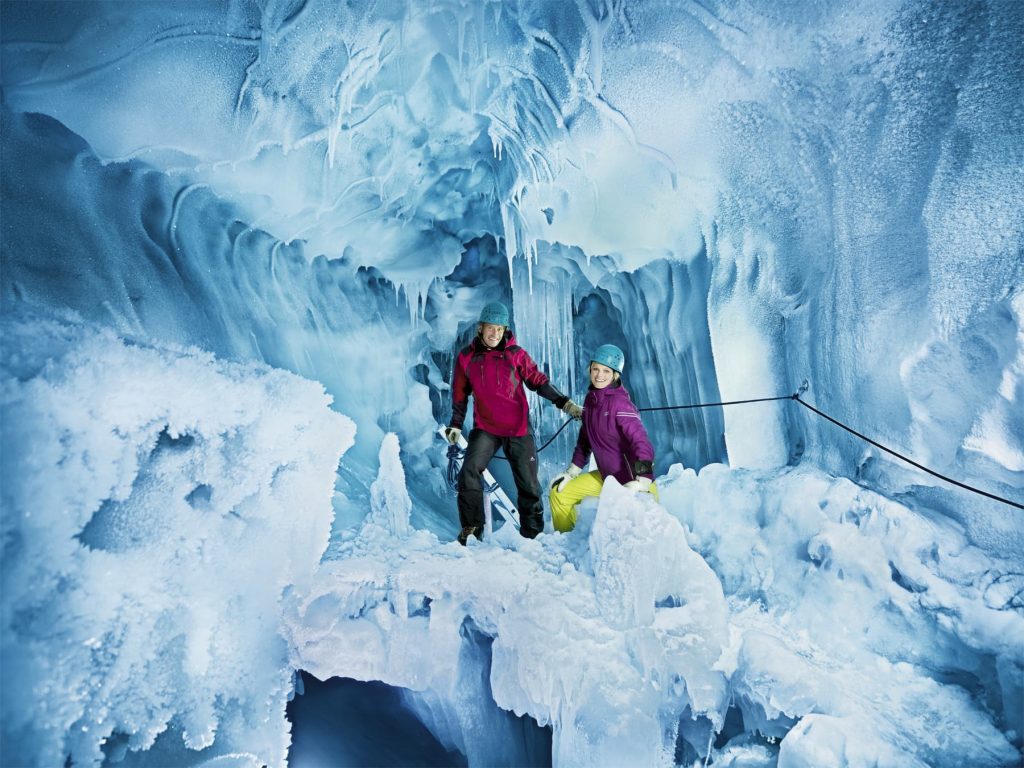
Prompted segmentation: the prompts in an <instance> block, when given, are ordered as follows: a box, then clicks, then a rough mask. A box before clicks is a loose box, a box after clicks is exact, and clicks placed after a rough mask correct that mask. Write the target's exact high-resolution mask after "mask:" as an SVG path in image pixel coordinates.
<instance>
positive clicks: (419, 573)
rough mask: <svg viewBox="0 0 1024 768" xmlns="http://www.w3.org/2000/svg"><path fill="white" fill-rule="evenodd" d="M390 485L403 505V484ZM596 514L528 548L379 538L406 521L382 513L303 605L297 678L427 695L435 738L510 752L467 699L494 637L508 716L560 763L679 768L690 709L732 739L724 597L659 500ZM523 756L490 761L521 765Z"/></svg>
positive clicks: (511, 535)
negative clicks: (475, 644) (464, 686)
mask: <svg viewBox="0 0 1024 768" xmlns="http://www.w3.org/2000/svg"><path fill="white" fill-rule="evenodd" d="M395 450H397V443H396V444H395ZM381 464H382V466H387V464H388V463H387V462H385V460H384V457H383V456H382V462H381ZM390 466H391V467H395V466H396V464H395V463H393V462H392V463H390ZM399 471H400V467H399ZM378 484H385V485H388V486H389V487H390V488H391V489H392V492H391V493H390V494H389V498H390V499H391V502H392V503H393V502H395V500H396V499H399V498H400V497H401V494H400V493H397V492H395V491H396V490H397V489H399V488H402V489H404V478H402V477H400V476H392V477H390V478H386V477H383V476H382V477H381V478H380V479H378ZM398 503H400V504H402V506H406V507H407V504H404V503H402V502H398ZM594 513H595V505H594V504H593V503H590V504H585V505H584V507H583V508H582V510H581V519H580V524H579V526H578V527H577V529H576V531H574V532H573V533H572V534H571V535H566V536H562V535H544V536H541V537H540V538H538V539H537V540H534V541H529V540H526V539H522V538H521V537H520V536H519V535H518V533H516V532H514V531H513V530H511V528H510V527H509V526H506V527H504V528H502V529H501V530H500V531H499V532H498V533H497V534H495V535H494V537H493V538H492V539H491V540H490V541H489V542H487V543H484V544H482V545H478V544H476V543H475V542H474V541H473V540H471V543H470V546H469V547H461V546H459V545H458V544H457V543H454V542H451V543H445V544H441V543H439V542H438V541H437V539H436V538H435V536H434V535H433V534H430V533H427V532H424V531H415V532H411V533H410V534H409V535H408V536H407V537H405V538H400V537H396V536H395V535H394V534H393V533H392V532H391V531H390V530H389V529H388V527H387V526H386V525H382V524H381V521H383V520H393V519H394V515H393V514H391V513H380V512H378V510H375V511H374V514H373V515H372V516H371V518H370V521H369V522H368V523H367V525H366V526H364V528H363V529H362V531H361V532H360V533H359V535H358V536H356V537H354V538H353V539H351V540H350V541H349V542H348V551H347V552H345V553H344V554H345V556H344V557H343V559H340V560H337V561H333V562H329V563H325V564H324V566H323V568H322V569H321V572H320V575H319V578H318V580H317V585H316V587H315V588H314V589H313V590H311V591H309V592H307V593H306V596H307V599H306V600H305V603H304V604H301V605H300V604H296V608H297V612H296V615H295V616H294V617H293V622H294V623H293V626H292V632H293V635H292V639H293V644H294V647H295V649H296V653H297V654H298V658H297V659H296V660H295V662H294V664H295V666H298V667H301V668H302V669H305V670H308V671H310V672H312V673H313V674H314V675H316V676H317V677H319V678H321V679H326V678H329V677H332V676H345V677H350V678H355V679H359V680H381V681H383V682H385V683H388V684H390V685H394V686H400V687H403V688H407V689H411V690H413V691H421V692H427V693H428V694H429V696H428V699H429V704H425V705H424V708H430V707H432V708H434V709H435V710H439V711H436V712H435V713H434V714H433V716H432V717H427V718H425V720H426V723H427V725H428V726H429V727H431V728H432V729H433V730H434V731H435V735H436V736H437V737H438V739H439V740H440V741H441V743H443V744H445V745H446V746H448V745H454V746H456V747H459V748H460V749H462V751H463V752H466V751H467V748H469V747H474V746H475V747H477V748H479V745H471V744H467V742H469V741H470V740H471V738H472V733H473V731H477V732H478V733H479V732H480V731H481V730H482V731H483V732H484V733H487V734H488V735H489V737H490V738H491V739H492V741H497V740H498V739H499V738H500V734H499V733H497V732H496V729H488V728H487V727H482V728H481V726H480V724H479V721H478V718H479V717H485V716H486V715H485V714H483V713H484V711H485V709H486V708H485V707H481V708H480V712H474V711H467V708H466V706H465V705H466V702H465V700H464V697H462V696H460V692H459V690H458V681H459V680H460V679H466V678H467V677H468V676H469V675H467V671H466V670H464V669H462V668H461V667H462V666H464V665H465V664H479V663H480V661H479V658H478V655H475V654H471V653H462V652H461V651H462V645H463V643H464V642H466V637H467V635H468V634H470V633H469V632H467V628H469V629H472V630H475V631H476V632H479V633H483V634H485V635H488V636H490V637H492V638H493V644H492V645H491V659H490V669H491V673H490V688H491V691H492V695H493V698H494V701H495V702H496V703H497V705H498V706H499V707H501V708H503V709H506V710H510V711H512V712H514V713H516V714H517V715H522V714H528V715H530V716H532V717H533V718H534V719H535V720H537V722H538V723H540V724H541V725H547V724H552V725H553V726H554V741H553V753H554V754H553V759H554V761H555V764H556V765H561V766H571V765H586V766H622V765H662V764H672V762H673V761H672V757H673V754H674V752H675V745H676V739H677V735H678V723H679V720H680V717H681V716H682V715H683V713H684V711H685V710H686V709H687V707H689V712H690V713H691V714H692V716H693V717H694V718H696V717H697V716H702V717H703V718H705V719H706V718H710V719H711V720H712V721H713V722H714V724H715V725H716V726H718V727H720V725H721V722H720V718H721V714H722V713H723V712H724V710H725V703H726V702H725V695H726V679H725V676H724V675H723V674H722V673H721V672H719V671H716V670H715V669H713V665H714V663H715V661H716V660H717V659H718V658H719V657H720V656H721V654H722V650H723V648H724V646H725V644H726V643H727V641H728V630H727V608H726V604H725V599H724V596H723V594H722V589H721V585H720V584H719V581H718V579H717V578H716V577H715V575H714V573H712V571H711V569H710V568H708V566H707V565H706V564H705V562H704V561H703V559H701V558H700V557H699V556H697V555H696V554H694V552H693V551H692V550H691V549H690V548H689V546H688V545H687V543H686V537H685V534H684V530H683V527H682V526H681V525H680V524H679V522H678V521H677V520H675V519H673V518H672V517H671V516H669V515H668V514H667V513H666V512H665V511H664V510H663V509H662V508H661V507H659V506H658V505H657V504H656V503H655V502H654V500H653V499H652V498H651V497H649V496H642V497H637V496H634V495H633V494H632V493H630V492H629V491H626V490H624V489H623V488H621V487H620V486H618V484H617V483H615V481H614V480H610V481H609V482H608V484H607V485H606V488H605V492H604V493H603V494H602V496H601V499H600V506H599V508H598V509H597V514H596V517H595V515H594ZM460 702H461V706H457V704H458V703H460ZM710 732H711V728H710V727H705V728H704V729H703V733H704V734H705V735H706V734H709V733H710ZM510 746H514V745H502V744H500V743H494V744H493V746H492V748H493V749H494V750H495V754H496V755H501V754H504V755H505V756H506V758H507V757H508V755H509V754H510V751H509V749H510ZM702 746H706V745H702ZM483 762H485V763H487V764H490V763H493V762H494V760H491V761H489V762H488V761H487V760H486V759H484V761H483Z"/></svg>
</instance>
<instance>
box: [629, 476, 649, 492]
mask: <svg viewBox="0 0 1024 768" xmlns="http://www.w3.org/2000/svg"><path fill="white" fill-rule="evenodd" d="M622 487H623V488H628V489H629V490H631V491H633V492H634V493H650V492H651V478H649V477H638V478H637V479H636V480H630V481H629V482H628V483H626V484H625V485H624V486H622Z"/></svg>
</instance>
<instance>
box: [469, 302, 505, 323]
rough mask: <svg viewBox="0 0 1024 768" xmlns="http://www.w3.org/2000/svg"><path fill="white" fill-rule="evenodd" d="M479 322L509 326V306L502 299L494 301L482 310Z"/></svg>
mask: <svg viewBox="0 0 1024 768" xmlns="http://www.w3.org/2000/svg"><path fill="white" fill-rule="evenodd" d="M477 322H480V323H490V324H491V325H503V326H505V327H508V325H509V322H508V307H506V306H505V305H504V304H502V303H501V302H500V301H492V302H491V303H490V304H488V305H487V306H486V307H484V308H483V309H482V310H480V319H479V320H478V321H477Z"/></svg>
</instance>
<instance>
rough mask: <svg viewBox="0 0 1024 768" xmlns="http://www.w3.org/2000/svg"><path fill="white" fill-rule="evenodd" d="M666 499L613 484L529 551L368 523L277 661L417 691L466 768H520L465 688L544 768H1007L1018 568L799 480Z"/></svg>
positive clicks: (1013, 711) (1014, 702)
mask: <svg viewBox="0 0 1024 768" xmlns="http://www.w3.org/2000/svg"><path fill="white" fill-rule="evenodd" d="M382 474H383V473H382ZM400 481H401V479H400V477H399V476H397V475H392V476H391V479H390V480H389V481H387V482H389V483H398V482H400ZM376 482H377V484H378V485H380V484H383V483H385V480H384V479H383V477H381V478H378V480H377V481H376ZM659 487H660V488H661V498H662V501H663V503H664V506H661V505H659V504H658V503H656V502H655V501H654V500H653V498H652V497H650V496H646V495H639V496H637V495H633V494H631V493H630V492H628V491H626V490H624V489H622V488H621V487H620V486H618V484H617V483H615V482H614V480H610V481H608V482H607V483H606V485H605V489H604V491H603V492H602V494H601V497H600V500H599V501H596V502H585V503H584V504H583V505H582V507H581V519H580V524H579V526H578V528H577V529H576V530H575V531H573V532H572V533H569V534H565V535H563V534H545V535H542V536H540V537H538V539H536V540H533V541H528V540H523V539H521V538H519V537H518V535H517V534H516V533H514V532H513V531H511V530H510V527H509V526H506V527H504V528H502V529H500V530H499V531H498V532H497V533H496V534H495V536H494V537H493V538H492V539H491V540H489V541H486V542H485V543H483V544H482V545H477V544H475V543H474V544H472V545H471V546H470V547H468V548H463V547H460V546H459V545H458V544H456V543H454V542H449V543H439V542H438V541H437V540H436V538H435V537H434V536H433V535H432V534H430V533H428V532H425V531H416V532H413V533H412V534H411V535H410V536H409V537H408V538H405V539H399V538H396V537H394V536H391V535H388V534H387V533H386V532H385V531H383V530H382V529H381V528H380V527H379V526H378V525H377V524H376V523H374V522H372V521H368V523H367V524H366V526H365V527H364V528H363V529H362V530H361V531H359V532H357V533H356V534H355V535H353V536H352V537H351V538H350V539H348V540H347V541H346V543H345V545H344V546H343V548H342V549H341V550H339V551H338V552H337V553H336V554H337V555H338V557H339V559H337V560H330V561H327V562H325V563H324V566H323V568H322V569H321V571H320V573H319V575H318V578H317V582H316V586H315V587H314V588H313V589H312V590H310V591H309V592H308V593H307V594H306V596H305V599H304V600H303V601H301V602H298V603H296V604H294V608H295V611H294V613H293V614H291V615H290V617H289V621H290V632H291V635H290V637H291V641H292V644H293V647H294V649H295V650H294V652H295V654H296V655H295V658H294V661H293V663H294V664H295V665H296V666H298V667H301V668H303V669H306V670H308V671H310V672H312V673H313V674H315V675H316V676H318V677H321V678H325V679H326V678H327V677H331V676H345V677H354V678H356V679H362V680H382V681H384V682H386V683H388V684H390V685H395V686H399V687H402V688H406V689H408V690H410V691H412V692H413V693H412V694H411V697H412V698H413V699H414V700H415V701H416V702H417V707H418V709H419V711H420V712H421V717H422V718H423V719H424V722H425V723H427V724H428V727H430V728H431V729H432V730H433V731H434V732H435V735H436V736H437V738H438V740H439V741H441V742H442V743H443V744H446V745H451V746H453V747H455V748H458V749H459V750H460V751H462V752H463V753H464V754H473V755H474V757H475V760H474V761H473V763H474V764H489V763H491V762H502V760H501V759H500V757H499V756H500V755H501V754H503V750H505V751H506V752H505V754H508V750H511V753H512V754H515V753H516V750H520V752H521V751H522V750H523V749H524V745H523V744H522V743H521V741H519V740H517V736H516V734H515V733H509V732H508V729H507V728H501V727H495V728H493V729H491V728H489V725H488V722H487V721H486V720H485V721H484V722H483V723H481V720H480V717H481V712H482V710H483V708H482V706H481V705H480V703H479V702H477V703H476V704H474V703H473V702H472V701H467V700H466V698H465V696H464V690H462V686H463V685H464V681H465V680H467V679H471V678H472V677H473V676H474V675H479V674H480V670H481V669H483V670H484V671H485V672H487V671H488V670H489V681H488V683H489V685H488V686H487V689H486V690H487V691H489V693H490V695H491V696H493V700H494V702H496V703H497V704H498V706H499V707H501V708H503V709H507V710H510V711H512V712H513V713H515V714H517V715H522V714H528V715H530V716H531V717H533V718H534V719H535V720H537V722H538V723H540V724H541V725H547V724H550V725H551V726H552V727H553V747H552V751H553V752H552V758H553V760H554V763H555V764H556V765H563V766H568V765H580V766H582V765H607V766H614V765H624V764H629V765H674V764H681V763H680V760H682V764H688V761H694V760H696V761H700V760H712V761H713V762H714V763H715V764H719V761H721V764H726V765H729V764H737V765H739V764H744V765H776V764H777V765H779V766H811V765H849V766H871V765H920V766H926V765H929V766H936V765H951V766H952V765H963V764H985V765H1010V764H1012V763H1013V762H1014V761H1015V760H1017V759H1018V758H1019V753H1018V751H1017V750H1016V749H1015V748H1014V747H1013V746H1012V745H1011V744H1010V742H1009V741H1008V737H1009V738H1015V734H1016V731H1015V728H1014V726H1013V725H1012V723H1013V722H1014V718H1016V717H1017V716H1018V714H1019V701H1020V699H1021V695H1022V692H1024V689H1022V686H1021V670H1022V669H1024V654H1022V650H1021V649H1022V648H1024V644H1022V643H1021V640H1022V639H1024V615H1022V611H1021V607H1022V606H1020V605H1019V595H1016V591H1017V590H1019V587H1020V586H1021V581H1020V580H1021V575H1020V574H1019V573H1018V571H1019V568H1018V567H1017V564H1015V563H1013V562H1001V563H994V562H993V561H991V560H990V559H988V558H987V557H986V556H985V555H984V553H982V552H981V551H980V550H978V549H977V548H976V547H973V546H971V545H970V544H968V543H967V541H966V540H965V537H964V535H963V532H962V531H960V530H958V529H957V528H956V527H955V526H951V525H949V524H948V522H945V521H942V520H939V521H930V520H926V519H923V518H922V517H921V516H920V515H917V514H915V513H913V512H912V511H911V510H909V509H907V508H906V507H904V506H902V505H900V504H898V503H896V502H893V501H891V500H888V499H886V498H884V497H882V496H879V495H877V494H875V493H873V492H870V491H867V490H864V489H861V488H858V487H857V486H855V485H853V484H852V483H850V482H849V481H848V480H844V479H835V478H832V477H829V476H827V475H824V474H822V473H821V472H819V471H816V470H812V469H795V470H789V471H785V472H781V473H779V472H761V471H753V470H736V469H729V468H728V467H724V466H721V465H710V466H708V467H705V468H704V469H703V470H702V471H701V473H700V474H699V475H698V474H696V473H695V472H693V471H692V470H684V469H683V468H682V467H681V466H679V465H676V466H674V467H673V468H672V470H671V471H670V472H669V474H668V475H667V476H666V477H664V478H661V479H659ZM481 634H482V635H485V636H487V637H488V638H490V641H491V644H490V646H489V647H490V654H489V657H486V656H485V658H483V659H481V657H480V654H479V653H471V652H469V650H470V649H472V648H474V647H475V646H474V637H476V636H478V635H481ZM986 659H997V660H998V661H997V662H996V664H995V665H993V664H992V663H991V661H986ZM993 697H995V698H993ZM731 708H732V709H733V710H734V711H737V710H738V713H739V715H740V717H741V718H742V727H741V728H739V729H735V727H734V730H732V731H731V732H730V730H729V729H728V728H727V727H726V722H727V718H728V717H729V714H730V709H731ZM993 710H1001V711H1003V712H1005V715H1004V717H1005V718H1006V720H1005V721H1003V722H1002V723H1000V722H995V721H994V720H993V714H992V712H993ZM481 730H482V731H483V732H485V733H488V734H489V735H488V736H487V737H486V738H485V739H481V737H480V735H479V734H480V731H481ZM1004 730H1005V731H1006V732H1005V733H1004ZM718 733H725V735H726V737H725V739H724V743H722V742H723V740H722V739H719V741H718V743H716V734H718ZM474 750H475V751H474ZM741 760H742V761H745V762H740V761H741ZM730 761H732V762H731V763H730Z"/></svg>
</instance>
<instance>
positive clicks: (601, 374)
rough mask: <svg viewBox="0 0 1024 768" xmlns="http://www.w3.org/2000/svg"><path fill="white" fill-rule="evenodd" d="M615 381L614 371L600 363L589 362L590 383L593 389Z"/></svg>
mask: <svg viewBox="0 0 1024 768" xmlns="http://www.w3.org/2000/svg"><path fill="white" fill-rule="evenodd" d="M613 381H615V371H613V370H612V369H611V368H609V367H608V366H607V365H601V364H600V363H591V364H590V384H591V386H592V387H593V388H594V389H604V388H605V387H607V386H608V385H609V384H611V383H612V382H613Z"/></svg>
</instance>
